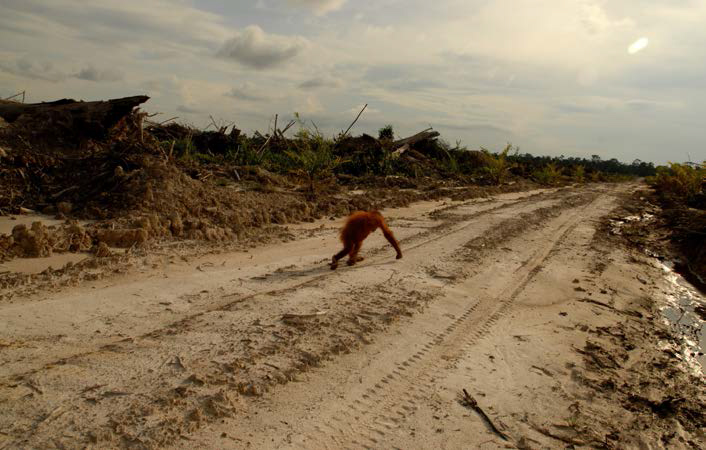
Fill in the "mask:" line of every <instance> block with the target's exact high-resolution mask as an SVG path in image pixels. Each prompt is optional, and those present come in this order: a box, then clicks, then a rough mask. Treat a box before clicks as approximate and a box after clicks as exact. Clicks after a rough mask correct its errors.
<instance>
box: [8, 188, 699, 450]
mask: <svg viewBox="0 0 706 450" xmlns="http://www.w3.org/2000/svg"><path fill="white" fill-rule="evenodd" d="M636 188H637V186H636V185H629V184H626V185H592V186H588V187H575V188H565V189H554V190H542V191H534V192H524V193H513V194H502V195H498V196H496V197H494V198H490V199H478V200H470V201H450V200H449V201H436V202H421V203H416V204H414V205H412V206H410V207H408V208H399V209H391V210H387V211H384V214H385V215H386V217H388V219H389V220H388V221H389V223H390V226H391V228H392V229H393V231H394V232H395V234H396V235H397V237H398V238H399V239H400V243H401V246H402V249H403V252H404V258H403V259H401V260H395V259H394V250H392V249H391V248H390V247H389V246H388V245H387V243H386V242H385V240H384V238H383V237H382V236H381V235H379V233H378V234H376V235H374V236H372V237H370V238H369V239H368V240H367V241H366V242H365V245H364V248H363V253H362V254H363V256H365V257H366V259H365V261H363V262H362V263H360V264H359V265H357V266H354V267H347V266H345V265H342V266H341V267H340V268H339V269H338V270H337V271H335V272H332V271H330V270H329V269H328V266H327V262H328V260H329V258H330V256H331V254H332V253H333V252H334V251H336V250H337V249H338V246H339V244H338V242H337V229H338V227H339V226H340V221H332V220H321V221H318V222H315V223H313V224H311V223H309V224H303V225H297V226H291V225H290V226H289V227H287V233H290V234H292V235H293V236H294V239H292V240H291V241H289V242H285V243H279V244H277V245H270V246H262V247H259V248H257V249H254V250H250V251H242V252H228V253H221V254H217V255H207V256H205V257H202V258H198V259H191V260H186V261H184V260H181V259H178V258H170V255H169V254H167V255H165V260H167V261H170V263H169V264H155V265H154V266H151V267H141V268H140V270H133V271H131V272H130V273H128V274H124V275H116V276H114V277H108V278H103V279H101V280H99V281H95V282H88V283H84V284H83V285H82V286H80V287H74V288H71V287H69V288H65V289H61V290H57V291H55V292H49V291H42V292H39V293H37V294H35V295H32V296H28V297H16V298H13V299H12V301H7V302H4V303H1V304H0V407H2V409H3V414H2V415H1V416H0V448H54V447H56V448H82V447H93V448H115V447H130V448H155V447H178V448H246V447H251V448H307V449H318V448H405V449H406V448H565V447H567V446H574V447H607V448H699V447H701V446H702V445H703V439H704V436H703V431H704V430H703V425H704V408H703V405H704V392H705V391H704V384H703V376H702V374H701V372H700V368H699V367H698V366H695V365H694V364H695V359H694V358H691V357H690V355H689V354H685V353H684V348H685V347H684V346H683V345H682V344H683V343H682V342H681V341H680V338H679V337H678V336H675V335H673V334H672V333H671V332H670V328H669V326H668V324H667V323H665V322H664V321H663V320H662V315H661V313H660V308H661V307H663V306H664V305H663V304H662V303H661V299H664V298H667V297H668V296H669V295H671V294H672V293H673V290H674V289H675V288H674V283H673V280H671V279H670V280H668V279H667V278H666V277H665V274H664V272H663V270H662V269H661V268H660V267H659V266H658V264H657V263H656V262H655V261H653V260H652V259H650V258H649V257H647V256H645V255H641V254H637V253H635V252H632V251H630V250H628V249H625V248H624V247H622V246H621V245H619V243H618V241H617V240H616V239H617V238H615V237H613V238H611V237H610V235H609V233H605V232H604V231H602V230H603V224H605V223H606V222H607V218H608V217H609V216H610V215H611V212H612V211H613V210H614V209H615V208H616V207H617V206H618V202H619V199H620V198H622V197H623V196H624V195H625V193H627V192H630V191H632V190H634V189H636ZM463 389H466V390H467V392H468V393H469V394H470V395H471V396H472V397H473V398H474V399H475V400H477V404H478V407H479V409H480V410H482V411H483V412H484V413H485V414H486V415H487V417H488V419H489V421H490V423H492V426H494V427H496V428H497V431H498V432H494V431H493V430H492V426H491V425H490V423H489V422H488V421H485V420H484V419H483V417H482V415H481V414H479V410H478V409H473V408H472V407H470V406H469V404H468V403H467V402H466V401H465V400H464V398H463V397H462V396H461V395H460V394H461V392H462V390H463Z"/></svg>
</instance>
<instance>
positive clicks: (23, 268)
mask: <svg viewBox="0 0 706 450" xmlns="http://www.w3.org/2000/svg"><path fill="white" fill-rule="evenodd" d="M90 256H91V255H90V254H89V253H55V254H53V255H52V256H49V257H47V258H16V259H13V260H12V261H8V262H6V263H2V264H0V274H1V273H3V272H14V273H27V274H30V273H40V272H43V271H45V270H46V269H48V268H49V267H51V268H53V269H61V268H62V267H64V266H65V265H66V264H68V263H74V264H76V263H77V262H79V261H83V260H84V259H86V258H89V257H90Z"/></svg>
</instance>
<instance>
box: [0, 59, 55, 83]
mask: <svg viewBox="0 0 706 450" xmlns="http://www.w3.org/2000/svg"><path fill="white" fill-rule="evenodd" d="M0 71H2V72H6V73H9V74H12V75H15V76H18V77H22V78H29V79H31V80H44V81H51V82H59V81H62V80H64V79H65V78H66V74H65V73H63V72H61V71H59V70H57V69H56V68H55V67H54V64H53V63H52V62H51V61H33V60H30V59H27V58H20V59H17V60H15V61H14V62H0Z"/></svg>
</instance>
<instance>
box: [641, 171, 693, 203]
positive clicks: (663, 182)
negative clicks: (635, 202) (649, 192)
mask: <svg viewBox="0 0 706 450" xmlns="http://www.w3.org/2000/svg"><path fill="white" fill-rule="evenodd" d="M647 182H648V183H649V184H650V186H652V187H653V188H654V189H655V191H656V192H657V194H659V195H660V196H662V197H663V198H669V199H672V200H677V199H678V200H680V201H682V202H684V203H689V202H691V201H693V200H694V199H695V198H696V197H697V196H698V195H699V194H703V186H704V184H705V183H706V161H705V162H703V163H701V164H679V163H669V166H659V167H657V174H656V175H655V176H653V177H649V178H648V179H647Z"/></svg>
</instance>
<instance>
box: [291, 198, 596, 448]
mask: <svg viewBox="0 0 706 450" xmlns="http://www.w3.org/2000/svg"><path fill="white" fill-rule="evenodd" d="M605 199H606V196H605V195H602V196H600V197H598V198H596V199H594V200H593V201H592V202H590V203H589V204H587V205H585V206H583V207H581V208H578V209H576V210H574V211H572V213H570V215H569V217H568V218H567V219H566V220H563V221H562V222H561V224H560V225H559V226H558V227H556V228H555V229H552V230H545V233H547V232H548V233H551V235H552V236H553V237H552V238H550V239H548V241H547V243H546V244H545V245H543V246H542V247H540V248H539V249H538V250H537V251H535V252H534V253H533V254H532V255H531V256H530V257H529V258H528V259H527V260H525V261H524V262H523V263H522V265H521V266H520V267H519V268H518V270H517V271H516V272H515V273H514V274H513V275H512V277H513V279H514V280H515V281H514V282H513V283H512V284H510V285H509V286H507V287H506V288H505V289H503V290H502V291H501V292H500V293H499V294H498V295H494V296H492V297H487V298H484V299H480V300H477V301H475V302H473V304H472V305H470V306H468V307H467V308H466V309H465V311H464V312H463V313H462V314H461V315H460V316H459V317H458V318H456V319H455V320H453V321H452V322H451V323H450V324H448V325H447V326H446V327H445V328H443V330H442V331H441V332H439V333H438V334H433V335H431V336H429V339H428V340H427V341H426V342H424V343H423V344H422V347H421V348H420V349H419V350H417V351H416V352H415V353H413V354H411V355H410V356H408V357H407V359H405V360H404V361H402V362H399V363H397V364H396V365H395V367H394V368H393V369H392V370H390V371H389V372H388V373H386V374H384V375H383V376H382V377H381V378H379V379H378V380H376V381H374V382H371V383H369V385H368V386H367V388H366V389H365V391H364V392H363V393H362V394H360V395H359V396H357V397H355V398H353V399H352V401H349V402H347V403H344V404H343V405H342V406H341V407H340V408H338V409H337V411H335V412H334V413H333V414H332V415H331V422H330V423H328V424H321V425H317V426H315V427H314V430H312V431H311V432H309V433H306V434H305V435H303V436H302V437H305V442H304V443H303V444H302V446H300V448H351V447H350V446H351V445H352V446H353V448H355V447H358V448H379V447H381V446H383V445H382V444H383V443H384V442H385V441H386V439H387V438H388V437H389V436H390V435H392V434H394V433H395V431H397V430H399V429H400V427H401V426H402V425H403V424H404V422H405V419H406V418H407V417H409V416H410V415H412V414H414V412H415V411H416V410H417V409H418V406H417V405H418V404H419V403H420V402H423V401H424V400H425V399H427V398H430V397H431V396H432V395H433V394H434V385H435V384H434V380H435V379H436V378H439V377H440V376H442V375H443V373H444V371H445V368H446V365H447V364H448V362H449V361H454V360H456V359H458V358H459V357H460V356H461V355H463V354H465V353H467V352H469V351H470V350H472V347H473V346H474V345H475V344H476V343H477V342H478V341H479V340H481V339H483V337H484V336H485V335H486V334H487V333H488V331H489V330H490V329H491V328H492V326H493V325H494V324H495V323H497V322H498V320H499V319H500V318H502V317H503V316H504V315H505V314H506V313H507V312H508V311H509V310H510V307H511V306H512V304H513V302H514V301H515V299H516V298H517V297H518V295H519V294H520V293H521V292H522V291H523V290H524V289H525V288H526V287H527V285H528V284H529V283H530V282H531V281H532V280H533V279H534V277H535V276H536V275H537V274H538V273H539V272H540V271H541V269H542V266H543V263H544V262H545V261H546V260H547V259H548V258H550V257H551V255H552V254H553V252H554V251H555V249H556V248H557V247H558V246H559V245H560V244H561V243H562V242H563V241H564V240H565V239H566V237H567V236H568V235H569V234H570V233H571V232H572V231H573V230H574V229H575V228H576V227H577V226H578V224H579V222H580V221H581V220H583V219H584V216H585V214H584V213H585V212H586V211H588V210H589V209H591V208H593V207H595V205H596V204H597V203H598V202H601V201H605ZM330 444H333V445H334V446H333V447H330ZM384 447H388V448H389V446H387V445H385V446H384Z"/></svg>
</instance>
